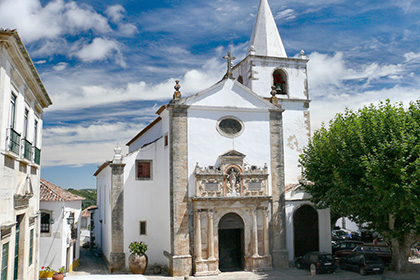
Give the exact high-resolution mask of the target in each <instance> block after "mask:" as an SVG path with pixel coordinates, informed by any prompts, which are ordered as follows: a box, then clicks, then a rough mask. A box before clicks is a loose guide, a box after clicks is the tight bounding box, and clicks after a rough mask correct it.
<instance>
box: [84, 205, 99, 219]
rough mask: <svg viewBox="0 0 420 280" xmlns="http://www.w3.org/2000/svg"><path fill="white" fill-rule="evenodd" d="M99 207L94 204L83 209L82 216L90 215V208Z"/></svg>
mask: <svg viewBox="0 0 420 280" xmlns="http://www.w3.org/2000/svg"><path fill="white" fill-rule="evenodd" d="M93 209H98V206H96V205H92V206H89V207H88V208H86V209H85V210H83V211H82V217H90V210H93Z"/></svg>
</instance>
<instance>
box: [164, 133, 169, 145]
mask: <svg viewBox="0 0 420 280" xmlns="http://www.w3.org/2000/svg"><path fill="white" fill-rule="evenodd" d="M164 139H165V140H164V141H165V147H167V146H168V144H169V137H168V134H165V138H164Z"/></svg>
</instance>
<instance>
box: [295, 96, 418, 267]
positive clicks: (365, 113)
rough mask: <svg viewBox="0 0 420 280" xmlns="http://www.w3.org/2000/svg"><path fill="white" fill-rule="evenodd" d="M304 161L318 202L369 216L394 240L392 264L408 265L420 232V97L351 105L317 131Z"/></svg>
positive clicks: (335, 209)
mask: <svg viewBox="0 0 420 280" xmlns="http://www.w3.org/2000/svg"><path fill="white" fill-rule="evenodd" d="M300 161H301V164H302V165H303V166H304V168H305V173H304V174H305V176H306V179H307V180H309V181H310V182H313V184H306V186H304V187H305V190H306V191H307V192H309V193H310V194H311V195H312V198H313V202H314V203H315V205H316V206H317V207H319V208H326V207H330V208H331V211H332V212H334V213H341V214H343V215H344V216H348V217H351V218H352V219H354V220H355V221H356V222H359V223H363V222H368V223H369V224H370V227H371V228H373V229H375V230H377V231H379V232H381V233H382V234H383V235H384V237H385V238H387V239H388V240H390V241H391V245H392V251H393V261H392V267H393V268H394V269H396V270H397V272H406V271H409V270H410V264H409V261H408V257H409V253H410V248H411V246H412V244H413V243H415V242H416V241H419V236H420V235H419V233H420V184H419V183H420V101H417V102H412V103H411V104H410V106H409V107H408V108H407V109H404V107H403V105H402V104H395V105H392V104H390V102H389V100H388V101H387V102H381V103H380V104H379V105H378V106H374V105H370V106H367V107H364V108H362V109H359V110H358V111H351V110H348V109H347V110H346V111H345V112H344V113H342V114H338V115H336V117H335V118H334V119H333V120H331V121H330V123H329V128H327V127H325V126H324V125H323V126H322V127H321V129H319V130H317V131H316V132H315V133H314V136H313V138H312V142H311V143H310V144H309V145H308V147H306V149H305V150H304V153H303V154H302V156H301V159H300Z"/></svg>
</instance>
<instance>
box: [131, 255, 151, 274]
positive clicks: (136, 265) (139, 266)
mask: <svg viewBox="0 0 420 280" xmlns="http://www.w3.org/2000/svg"><path fill="white" fill-rule="evenodd" d="M147 262H148V259H147V255H146V254H142V255H139V254H134V253H132V254H131V255H130V256H129V257H128V264H129V266H130V270H131V272H132V273H133V274H143V273H144V272H145V271H146V268H147Z"/></svg>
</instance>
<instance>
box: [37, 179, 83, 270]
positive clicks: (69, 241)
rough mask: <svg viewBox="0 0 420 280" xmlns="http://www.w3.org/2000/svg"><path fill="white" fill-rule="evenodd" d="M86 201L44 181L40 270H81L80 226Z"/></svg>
mask: <svg viewBox="0 0 420 280" xmlns="http://www.w3.org/2000/svg"><path fill="white" fill-rule="evenodd" d="M83 200H85V198H84V197H81V196H78V195H75V194H72V193H70V192H68V191H66V190H63V189H62V188H60V187H58V186H56V185H54V184H52V183H50V182H48V181H45V180H43V179H41V188H40V211H41V227H40V229H41V230H40V231H41V238H40V250H39V252H40V258H39V266H40V267H43V266H44V267H47V266H49V267H50V268H52V269H54V270H58V269H59V268H60V267H65V269H66V270H67V271H72V270H73V269H74V268H76V267H77V266H79V257H80V226H81V222H80V221H81V212H82V201H83Z"/></svg>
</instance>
